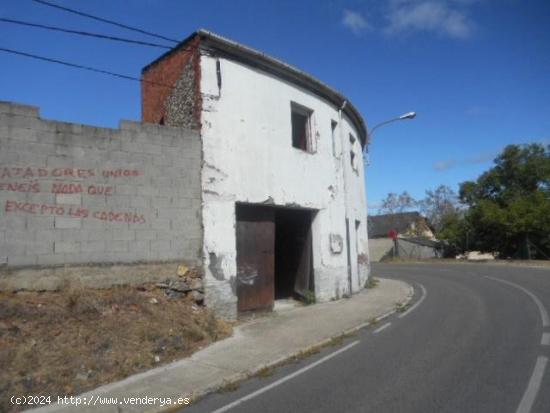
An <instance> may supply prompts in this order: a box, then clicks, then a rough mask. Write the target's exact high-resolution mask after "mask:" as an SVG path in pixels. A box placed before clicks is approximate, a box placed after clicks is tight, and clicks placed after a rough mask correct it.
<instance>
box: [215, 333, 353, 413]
mask: <svg viewBox="0 0 550 413" xmlns="http://www.w3.org/2000/svg"><path fill="white" fill-rule="evenodd" d="M357 344H359V340H356V341H353V342H351V343H349V344H348V345H347V346H345V347H342V348H341V349H339V350H336V351H334V352H332V353H330V354H329V355H327V356H325V357H323V358H321V359H319V360H317V361H316V362H314V363H311V364H310V365H308V366H305V367H302V368H301V369H300V370H296V371H295V372H294V373H291V374H289V375H288V376H285V377H282V378H280V379H279V380H277V381H274V382H273V383H271V384H268V385H267V386H265V387H262V388H261V389H258V390H256V391H255V392H252V393H250V394H248V395H246V396H244V397H241V398H240V399H237V400H235V401H234V402H232V403H229V404H226V405H225V406H223V407H220V408H219V409H217V410H214V411H213V412H212V413H222V412H226V411H228V410H230V409H232V408H233V407H236V406H238V405H240V404H242V403H244V402H246V401H247V400H250V399H253V398H254V397H257V396H259V395H260V394H262V393H265V392H266V391H269V390H271V389H273V388H275V387H277V386H279V385H281V384H283V383H285V382H287V381H288V380H291V379H293V378H294V377H296V376H299V375H300V374H302V373H305V372H306V371H308V370H310V369H312V368H314V367H317V366H318V365H319V364H321V363H324V362H325V361H328V360H330V359H331V358H333V357H336V356H337V355H339V354H341V353H343V352H344V351H347V350H349V349H350V348H352V347H353V346H356V345H357Z"/></svg>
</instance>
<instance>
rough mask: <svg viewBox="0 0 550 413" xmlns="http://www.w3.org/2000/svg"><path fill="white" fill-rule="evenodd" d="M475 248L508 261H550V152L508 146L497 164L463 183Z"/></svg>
mask: <svg viewBox="0 0 550 413" xmlns="http://www.w3.org/2000/svg"><path fill="white" fill-rule="evenodd" d="M459 196H460V199H461V201H462V202H463V203H465V204H466V205H468V211H467V213H466V217H465V220H466V222H465V226H466V227H468V228H470V230H471V235H472V238H471V239H472V245H471V247H472V248H471V249H473V248H475V249H479V250H481V251H488V252H497V253H498V254H499V256H501V257H503V258H507V257H511V258H548V257H550V148H549V147H546V148H545V147H544V146H543V145H540V144H529V145H509V146H507V147H506V148H505V149H504V151H503V152H502V153H501V154H500V155H499V156H498V157H497V158H496V159H495V166H494V167H492V168H491V169H489V170H488V171H486V172H485V173H483V174H482V175H481V176H480V177H479V178H478V179H477V180H476V181H475V182H474V181H467V182H463V183H462V184H461V185H460V192H459Z"/></svg>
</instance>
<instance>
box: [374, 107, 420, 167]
mask: <svg viewBox="0 0 550 413" xmlns="http://www.w3.org/2000/svg"><path fill="white" fill-rule="evenodd" d="M414 118H416V112H407V113H404V114H402V115H401V116H398V117H396V118H393V119H389V120H386V121H384V122H380V123H379V124H377V125H376V126H375V127H374V128H372V129H371V130H370V131H367V142H366V143H365V148H364V158H365V161H366V162H367V165H368V160H367V155H368V152H369V149H368V146H369V143H370V141H371V139H372V135H373V134H374V131H375V130H376V129H378V128H379V127H381V126H384V125H387V124H388V123H392V122H397V121H399V120H408V119H414Z"/></svg>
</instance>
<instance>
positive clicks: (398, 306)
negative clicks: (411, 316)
mask: <svg viewBox="0 0 550 413" xmlns="http://www.w3.org/2000/svg"><path fill="white" fill-rule="evenodd" d="M407 308H409V305H408V304H403V303H397V304H395V311H397V312H398V313H404V312H405V311H407Z"/></svg>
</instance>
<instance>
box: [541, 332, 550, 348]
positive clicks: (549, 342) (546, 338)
mask: <svg viewBox="0 0 550 413" xmlns="http://www.w3.org/2000/svg"><path fill="white" fill-rule="evenodd" d="M540 345H541V346H550V333H542V338H541V339H540Z"/></svg>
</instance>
